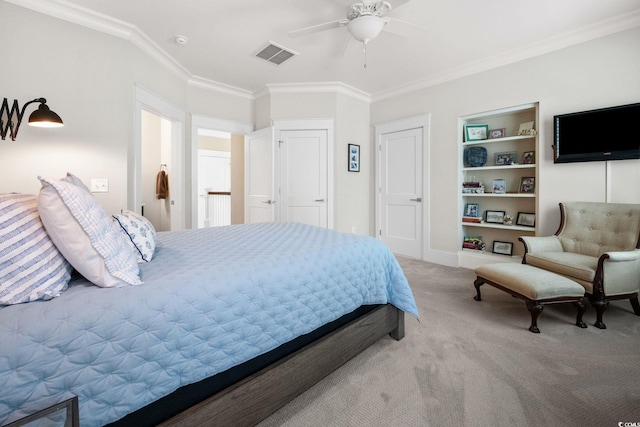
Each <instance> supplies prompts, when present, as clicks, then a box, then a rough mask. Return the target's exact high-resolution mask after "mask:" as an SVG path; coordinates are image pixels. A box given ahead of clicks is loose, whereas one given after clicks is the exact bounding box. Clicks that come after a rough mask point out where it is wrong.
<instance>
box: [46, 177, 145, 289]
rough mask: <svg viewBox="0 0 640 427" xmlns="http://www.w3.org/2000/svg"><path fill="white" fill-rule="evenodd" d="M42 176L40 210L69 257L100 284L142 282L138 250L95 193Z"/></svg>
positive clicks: (60, 248) (77, 266)
mask: <svg viewBox="0 0 640 427" xmlns="http://www.w3.org/2000/svg"><path fill="white" fill-rule="evenodd" d="M38 178H39V179H40V182H41V183H42V188H41V189H40V193H39V194H38V212H39V213H40V217H41V219H42V223H43V224H44V227H45V229H46V230H47V234H49V237H50V238H51V240H52V241H53V242H54V243H55V245H56V247H57V248H58V249H59V250H60V252H61V253H62V254H63V255H64V257H65V258H66V259H67V261H69V263H70V264H71V265H72V266H73V267H74V268H75V269H76V270H78V272H79V273H80V274H82V275H83V276H84V277H85V279H87V280H89V281H90V282H92V283H93V284H95V285H98V286H100V287H104V288H110V287H117V286H124V285H140V284H142V281H141V280H140V271H139V269H138V263H137V262H136V255H135V253H134V252H133V250H132V249H131V248H130V247H129V246H128V244H127V241H126V239H125V237H124V236H122V234H121V233H120V230H119V227H118V225H117V224H116V223H114V222H113V220H112V219H111V217H109V215H107V213H106V212H105V211H104V209H103V208H102V206H100V204H99V203H98V202H97V201H96V199H95V198H94V197H93V196H92V195H91V193H87V192H86V191H85V190H84V189H82V188H80V187H78V186H76V185H75V184H71V183H69V182H65V181H56V180H49V179H44V178H41V177H38Z"/></svg>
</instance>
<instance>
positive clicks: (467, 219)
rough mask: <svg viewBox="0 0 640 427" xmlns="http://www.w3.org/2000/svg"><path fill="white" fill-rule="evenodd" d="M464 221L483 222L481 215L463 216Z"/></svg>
mask: <svg viewBox="0 0 640 427" xmlns="http://www.w3.org/2000/svg"><path fill="white" fill-rule="evenodd" d="M462 222H473V223H476V224H480V223H481V222H482V218H480V217H479V216H463V217H462Z"/></svg>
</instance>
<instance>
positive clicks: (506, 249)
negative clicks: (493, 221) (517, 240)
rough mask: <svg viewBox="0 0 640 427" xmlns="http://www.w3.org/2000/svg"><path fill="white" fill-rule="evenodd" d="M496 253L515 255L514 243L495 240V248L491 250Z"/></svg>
mask: <svg viewBox="0 0 640 427" xmlns="http://www.w3.org/2000/svg"><path fill="white" fill-rule="evenodd" d="M491 252H493V253H494V254H500V255H509V256H511V255H513V243H511V242H501V241H499V240H494V241H493V248H492V250H491Z"/></svg>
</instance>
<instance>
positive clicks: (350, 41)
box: [341, 34, 360, 58]
mask: <svg viewBox="0 0 640 427" xmlns="http://www.w3.org/2000/svg"><path fill="white" fill-rule="evenodd" d="M359 43H360V42H358V41H357V40H356V39H354V38H353V37H351V34H349V37H348V38H347V42H346V43H345V44H344V47H343V48H342V52H341V53H342V57H343V58H346V57H347V54H349V53H350V52H352V51H353V50H355V47H356V46H357V45H358V44H359Z"/></svg>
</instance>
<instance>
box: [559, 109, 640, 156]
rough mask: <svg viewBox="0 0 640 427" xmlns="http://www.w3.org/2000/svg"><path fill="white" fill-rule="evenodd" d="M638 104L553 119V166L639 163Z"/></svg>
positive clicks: (639, 112)
mask: <svg viewBox="0 0 640 427" xmlns="http://www.w3.org/2000/svg"><path fill="white" fill-rule="evenodd" d="M638 123H640V103H637V104H629V105H620V106H617V107H609V108H602V109H599V110H590V111H581V112H578V113H570V114H562V115H558V116H554V118H553V134H554V147H553V148H554V150H553V151H554V162H555V163H571V162H595V161H601V160H625V159H640V126H638Z"/></svg>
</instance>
